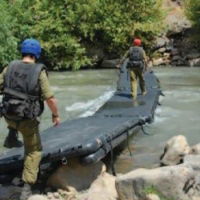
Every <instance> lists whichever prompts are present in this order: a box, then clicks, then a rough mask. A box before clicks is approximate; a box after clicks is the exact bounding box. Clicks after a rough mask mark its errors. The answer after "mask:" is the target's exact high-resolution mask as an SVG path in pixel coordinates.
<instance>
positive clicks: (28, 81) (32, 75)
mask: <svg viewBox="0 0 200 200" xmlns="http://www.w3.org/2000/svg"><path fill="white" fill-rule="evenodd" d="M43 69H44V65H42V64H34V63H24V62H22V61H13V62H11V63H10V64H9V66H8V69H7V71H6V74H5V77H4V90H3V100H2V104H3V115H4V116H5V117H6V118H8V119H11V120H22V119H35V118H36V117H38V116H40V115H41V114H42V112H43V109H44V104H43V101H42V100H41V90H40V85H39V76H40V73H41V71H42V70H43Z"/></svg>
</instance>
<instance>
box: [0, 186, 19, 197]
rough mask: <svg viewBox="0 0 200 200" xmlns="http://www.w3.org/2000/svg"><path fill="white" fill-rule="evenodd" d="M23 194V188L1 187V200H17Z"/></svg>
mask: <svg viewBox="0 0 200 200" xmlns="http://www.w3.org/2000/svg"><path fill="white" fill-rule="evenodd" d="M20 194H21V188H20V187H16V186H0V200H15V199H18V198H19V196H20Z"/></svg>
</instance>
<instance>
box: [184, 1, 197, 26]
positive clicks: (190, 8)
mask: <svg viewBox="0 0 200 200" xmlns="http://www.w3.org/2000/svg"><path fill="white" fill-rule="evenodd" d="M185 8H186V15H187V16H188V18H189V19H190V20H191V21H192V22H193V24H194V25H195V26H197V27H198V28H200V1H199V0H186V1H185Z"/></svg>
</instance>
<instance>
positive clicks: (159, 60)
mask: <svg viewBox="0 0 200 200" xmlns="http://www.w3.org/2000/svg"><path fill="white" fill-rule="evenodd" d="M163 64H165V62H164V59H163V58H157V59H156V58H154V59H153V65H154V66H159V65H163Z"/></svg>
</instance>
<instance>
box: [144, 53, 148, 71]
mask: <svg viewBox="0 0 200 200" xmlns="http://www.w3.org/2000/svg"><path fill="white" fill-rule="evenodd" d="M143 57H144V72H145V71H147V67H148V65H147V56H146V53H145V51H144V50H143Z"/></svg>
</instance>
